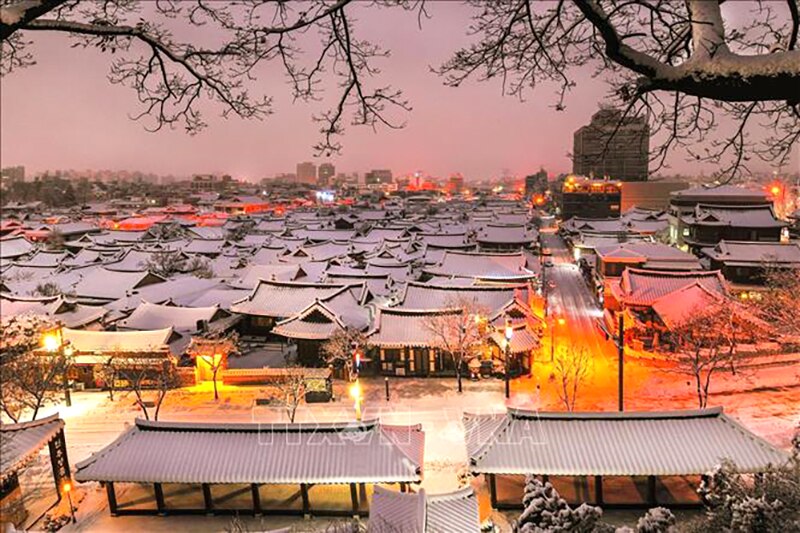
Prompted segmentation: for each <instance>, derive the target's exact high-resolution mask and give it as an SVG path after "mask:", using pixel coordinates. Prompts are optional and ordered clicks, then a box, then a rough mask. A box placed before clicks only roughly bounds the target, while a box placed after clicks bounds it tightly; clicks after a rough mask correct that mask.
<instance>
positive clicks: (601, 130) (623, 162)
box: [572, 107, 650, 181]
mask: <svg viewBox="0 0 800 533" xmlns="http://www.w3.org/2000/svg"><path fill="white" fill-rule="evenodd" d="M620 122H621V123H620ZM615 130H616V133H615ZM612 135H613V137H612ZM649 153H650V127H649V126H648V125H647V119H645V118H644V117H626V118H625V119H623V118H622V112H621V111H620V110H618V109H613V108H607V107H603V108H600V110H599V111H598V112H597V113H595V114H594V115H592V121H591V122H590V123H589V124H587V125H586V126H583V127H582V128H579V129H578V130H577V131H576V132H575V134H574V136H573V147H572V154H573V155H572V157H573V159H572V172H573V173H574V174H577V175H579V176H591V177H594V178H598V179H600V178H604V177H606V176H607V177H609V178H610V179H612V180H619V181H645V180H647V166H648V165H647V163H648V157H649Z"/></svg>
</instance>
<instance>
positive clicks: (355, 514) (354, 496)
mask: <svg viewBox="0 0 800 533" xmlns="http://www.w3.org/2000/svg"><path fill="white" fill-rule="evenodd" d="M350 501H351V502H352V503H353V517H354V518H357V517H358V492H357V491H356V484H355V483H350Z"/></svg>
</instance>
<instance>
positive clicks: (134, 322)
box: [116, 302, 219, 332]
mask: <svg viewBox="0 0 800 533" xmlns="http://www.w3.org/2000/svg"><path fill="white" fill-rule="evenodd" d="M218 313H219V307H218V306H216V305H215V306H210V307H179V306H174V305H161V304H154V303H149V302H142V303H141V304H139V306H138V307H137V308H136V309H135V310H134V311H133V313H131V314H130V316H128V318H125V319H123V320H119V321H117V323H116V326H117V327H118V328H119V329H123V330H127V329H132V330H140V331H141V330H153V329H164V328H169V327H172V328H173V329H175V331H178V332H196V331H198V329H199V328H198V326H199V323H200V322H201V321H204V322H206V323H208V322H211V321H212V320H214V318H215V316H216V315H217V314H218Z"/></svg>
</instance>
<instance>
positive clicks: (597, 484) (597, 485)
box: [594, 476, 603, 505]
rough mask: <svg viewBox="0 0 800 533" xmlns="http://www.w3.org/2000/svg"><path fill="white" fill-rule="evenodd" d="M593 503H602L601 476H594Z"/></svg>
mask: <svg viewBox="0 0 800 533" xmlns="http://www.w3.org/2000/svg"><path fill="white" fill-rule="evenodd" d="M594 504H595V505H603V476H594Z"/></svg>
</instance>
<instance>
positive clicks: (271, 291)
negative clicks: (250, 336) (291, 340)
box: [231, 280, 347, 318]
mask: <svg viewBox="0 0 800 533" xmlns="http://www.w3.org/2000/svg"><path fill="white" fill-rule="evenodd" d="M346 288H347V286H346V285H325V284H321V283H299V282H285V281H283V282H282V281H271V280H260V281H259V283H258V285H257V286H256V288H255V289H253V292H252V293H251V294H250V295H249V296H248V297H247V298H245V299H243V300H241V301H238V302H235V303H234V304H233V305H231V311H233V312H235V313H241V314H245V315H259V316H270V317H277V318H288V317H291V316H294V315H295V314H297V313H299V312H301V311H303V310H304V309H305V308H306V307H308V306H309V305H310V304H311V303H313V302H314V301H315V300H326V299H328V298H329V297H331V296H333V295H334V294H337V293H338V292H340V291H342V290H344V289H346Z"/></svg>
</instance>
